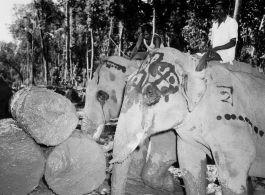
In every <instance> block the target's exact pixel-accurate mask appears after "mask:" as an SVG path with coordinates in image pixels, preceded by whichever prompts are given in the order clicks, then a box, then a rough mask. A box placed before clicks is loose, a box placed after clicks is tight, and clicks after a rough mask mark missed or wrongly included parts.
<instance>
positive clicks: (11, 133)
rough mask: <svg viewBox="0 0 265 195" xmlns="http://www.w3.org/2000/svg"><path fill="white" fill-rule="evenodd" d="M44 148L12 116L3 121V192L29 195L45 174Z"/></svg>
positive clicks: (0, 136) (0, 144) (0, 127)
mask: <svg viewBox="0 0 265 195" xmlns="http://www.w3.org/2000/svg"><path fill="white" fill-rule="evenodd" d="M44 165H45V159H44V155H43V153H42V150H41V148H40V147H39V146H38V145H37V144H36V143H35V141H34V140H33V139H32V138H31V137H30V136H29V135H28V134H27V133H26V132H24V131H23V130H22V129H21V128H19V127H18V126H17V123H16V121H14V120H13V119H2V120H0V194H12V195H27V194H29V193H30V192H31V191H33V190H34V189H35V188H36V187H37V186H38V184H39V181H40V179H41V178H42V177H43V174H44Z"/></svg>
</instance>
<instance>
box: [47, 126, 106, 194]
mask: <svg viewBox="0 0 265 195" xmlns="http://www.w3.org/2000/svg"><path fill="white" fill-rule="evenodd" d="M105 170H106V159H105V156H104V153H103V151H102V150H101V149H100V147H99V145H98V144H97V143H96V142H95V141H94V140H93V139H91V138H89V137H88V136H87V135H85V134H83V133H81V132H78V131H75V132H74V133H73V134H72V135H71V136H70V137H69V138H68V139H67V140H66V141H65V142H63V143H61V144H60V145H58V146H56V147H55V148H54V150H53V151H52V152H51V154H50V155H49V157H48V159H47V163H46V170H45V180H46V182H47V184H48V185H49V187H50V188H51V189H52V190H53V191H54V192H55V193H57V194H59V195H72V194H75V195H82V194H86V193H90V192H92V191H94V190H95V189H97V188H98V187H99V186H100V185H101V184H102V183H103V182H104V179H105V177H106V174H105Z"/></svg>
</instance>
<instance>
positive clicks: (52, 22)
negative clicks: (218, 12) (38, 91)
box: [0, 0, 265, 90]
mask: <svg viewBox="0 0 265 195" xmlns="http://www.w3.org/2000/svg"><path fill="white" fill-rule="evenodd" d="M215 2H216V0H152V1H151V0H147V1H143V0H56V1H55V0H54V1H52V0H32V3H30V4H27V5H20V4H18V5H15V6H14V8H13V23H12V24H11V25H10V32H11V33H12V35H13V37H14V42H10V43H6V42H0V77H2V78H3V79H4V80H5V81H6V82H7V83H8V84H9V85H10V86H12V88H13V89H14V90H18V89H20V88H21V86H25V85H41V86H53V87H60V88H61V87H63V86H67V85H71V86H72V87H73V86H74V87H82V88H83V87H85V85H86V81H87V79H89V78H91V77H92V73H93V71H94V70H95V69H96V67H97V66H98V64H99V63H100V62H101V61H102V60H103V59H104V58H105V57H106V56H110V55H120V56H125V57H126V56H129V52H130V51H131V50H132V49H133V47H134V44H135V43H136V41H137V37H138V34H137V30H138V27H139V26H140V25H141V24H143V23H150V24H152V23H153V21H155V29H156V32H157V33H158V34H160V35H161V37H162V38H163V40H164V45H166V46H170V47H174V48H177V49H179V50H181V51H183V52H190V53H192V54H193V53H196V52H201V51H203V50H206V49H207V47H209V41H208V40H209V38H208V36H209V31H210V28H211V25H212V21H213V19H214V18H213V10H214V4H215ZM229 14H230V16H232V17H234V18H236V20H237V21H238V24H239V39H238V44H237V54H236V59H237V60H239V61H243V62H247V63H250V64H252V66H253V67H257V68H258V69H259V71H261V72H263V69H264V67H265V59H264V58H265V28H264V20H265V2H264V0H231V3H230V12H229ZM154 16H155V17H154ZM153 19H155V20H153Z"/></svg>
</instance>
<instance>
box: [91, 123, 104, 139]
mask: <svg viewBox="0 0 265 195" xmlns="http://www.w3.org/2000/svg"><path fill="white" fill-rule="evenodd" d="M104 127H105V124H100V125H99V126H98V128H97V130H96V132H95V133H94V135H93V139H94V140H98V139H99V137H100V135H101V133H102V131H103V129H104Z"/></svg>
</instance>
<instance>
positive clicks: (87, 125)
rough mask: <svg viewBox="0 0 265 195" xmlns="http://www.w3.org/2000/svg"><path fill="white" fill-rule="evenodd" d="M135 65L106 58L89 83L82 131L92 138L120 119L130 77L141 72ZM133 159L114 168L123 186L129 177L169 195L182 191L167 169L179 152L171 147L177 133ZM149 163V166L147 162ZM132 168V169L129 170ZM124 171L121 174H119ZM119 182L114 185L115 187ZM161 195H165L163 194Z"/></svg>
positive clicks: (163, 137) (155, 142) (156, 141)
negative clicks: (122, 178) (138, 71)
mask: <svg viewBox="0 0 265 195" xmlns="http://www.w3.org/2000/svg"><path fill="white" fill-rule="evenodd" d="M138 68H139V67H138V65H137V64H136V61H131V60H127V59H125V58H122V57H119V56H111V57H109V58H107V59H106V60H105V62H104V64H102V65H100V66H99V67H98V68H97V70H96V71H95V73H94V77H93V79H92V80H91V81H90V82H89V83H88V86H87V89H86V103H85V113H86V116H85V122H84V123H83V124H82V126H83V127H82V129H83V130H85V131H87V132H88V133H89V134H91V135H93V137H94V138H95V139H97V138H98V137H99V136H100V134H101V132H102V130H103V128H104V125H105V123H107V122H108V121H109V120H110V119H112V118H117V117H118V116H119V112H120V108H121V104H122V101H123V93H124V88H125V84H126V80H127V77H128V76H129V75H131V74H132V73H133V72H134V71H136V70H138ZM151 140H152V142H150V143H149V141H147V142H146V143H145V144H144V146H142V147H140V148H139V149H138V151H137V152H135V153H134V154H133V156H132V158H133V160H132V162H131V161H128V163H127V165H126V164H123V167H127V168H122V166H119V167H118V168H114V171H113V175H116V174H115V171H118V173H117V174H119V175H123V176H124V180H120V181H122V184H121V185H125V183H126V178H127V171H129V173H128V177H129V178H130V179H133V180H135V181H136V180H141V181H142V180H143V181H144V182H145V183H146V184H147V185H148V186H151V187H153V188H156V189H166V191H167V193H165V194H169V192H168V191H174V190H176V189H177V190H178V191H182V189H181V186H180V185H179V184H178V181H176V182H173V176H172V175H171V174H170V173H169V172H168V168H169V167H170V166H171V165H172V164H173V163H174V162H175V161H176V150H175V149H174V148H173V147H170V146H174V145H175V146H176V135H175V133H174V132H168V133H161V135H159V136H154V137H153V138H151ZM149 145H151V149H149V150H150V153H149V158H147V148H148V147H149ZM146 161H147V162H146ZM129 164H130V169H129V168H128V166H129ZM119 171H122V172H119ZM116 183H117V182H112V184H113V185H116ZM116 186H117V188H116V189H117V191H115V192H112V194H119V193H120V192H123V191H124V190H125V186H123V187H118V184H117V185H116ZM160 194H163V193H162V192H160Z"/></svg>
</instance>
